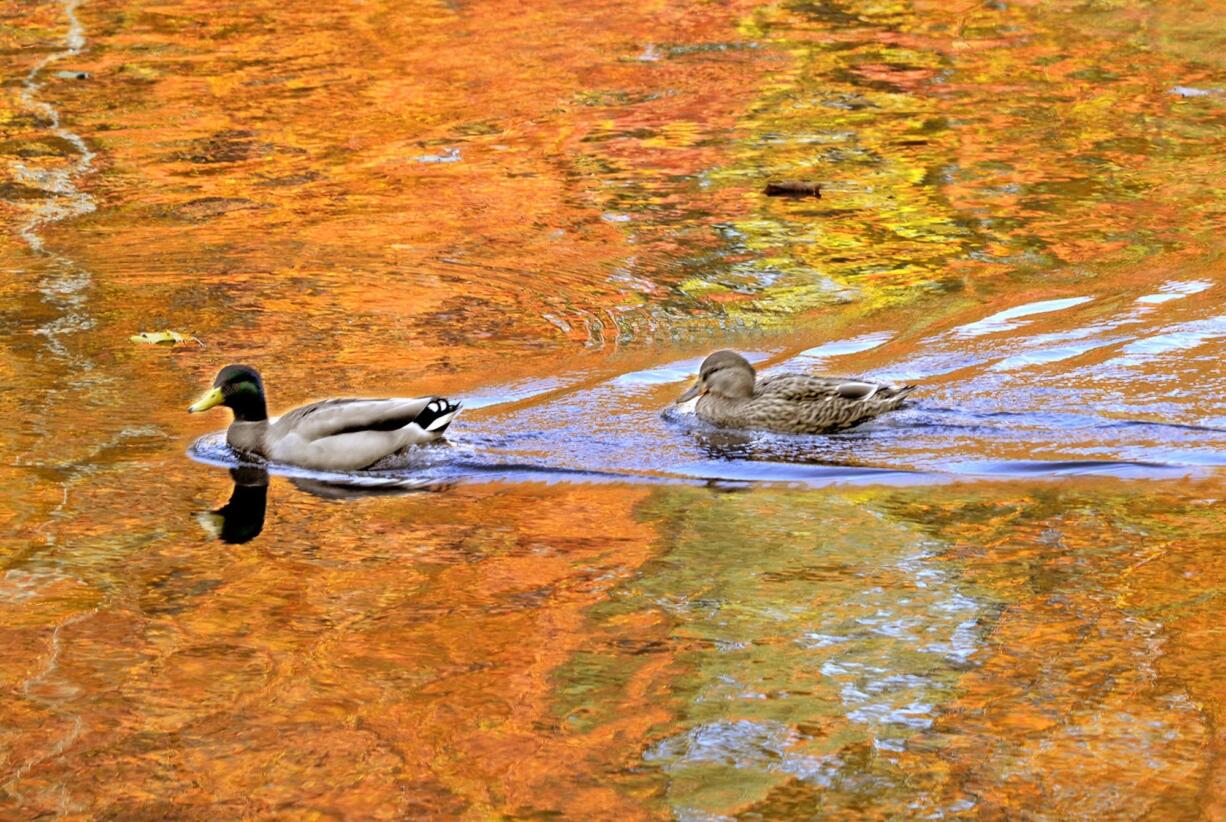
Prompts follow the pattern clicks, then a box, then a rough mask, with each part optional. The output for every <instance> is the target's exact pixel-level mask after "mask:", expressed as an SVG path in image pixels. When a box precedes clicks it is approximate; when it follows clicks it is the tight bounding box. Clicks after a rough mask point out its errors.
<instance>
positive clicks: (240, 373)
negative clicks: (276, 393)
mask: <svg viewBox="0 0 1226 822" xmlns="http://www.w3.org/2000/svg"><path fill="white" fill-rule="evenodd" d="M216 405H224V406H226V407H227V408H229V409H230V410H231V411H233V412H234V419H236V420H241V421H243V422H258V421H260V420H266V419H268V407H267V405H265V403H264V381H263V380H261V379H260V372H259V371H256V370H255V369H254V368H252V367H251V366H249V365H227V366H226V367H225V368H223V369H221V371H219V372H217V379H215V380H213V387H212V388H211V389H210V390H209V391H208V392H207V393H206V394H205V395H204V396H203V397H201V398H200V399H198V400H196V402H195V403H193V404H192V405H190V406H188V408H187V410H188V411H189V412H191V413H193V414H194V413H195V412H197V411H207V410H208V409H210V408H212V407H213V406H216Z"/></svg>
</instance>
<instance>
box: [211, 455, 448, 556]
mask: <svg viewBox="0 0 1226 822" xmlns="http://www.w3.org/2000/svg"><path fill="white" fill-rule="evenodd" d="M230 477H231V479H233V480H234V488H233V490H232V491H231V492H230V499H229V500H228V501H227V502H226V504H225V505H223V506H221V507H220V508H215V509H213V510H212V511H201V512H200V513H199V514H197V515H196V521H197V522H199V523H200V527H202V528H203V529H204V530H205V532H206V533H208V534H209V536H211V537H213V538H214V539H218V540H221V541H222V542H226V543H230V544H234V545H237V544H240V543H243V542H250V541H251V540H253V539H255V538H256V537H258V536H259V535H260V532H261V531H263V530H264V516H265V514H266V513H267V510H268V482H269V479H268V471H267V470H266V469H265V468H264V467H263V466H255V465H244V466H240V467H238V468H231V469H230ZM289 479H290V482H291V483H293V485H294V487H295V488H297V489H299V490H300V491H306V492H307V493H308V494H311V495H312V496H316V497H320V498H322V499H328V500H347V499H357V498H361V497H374V496H394V495H399V494H412V493H415V492H419V491H445V490H446V489H448V488H450V487H452V485H453V484H454V483H448V482H438V481H434V480H418V479H406V478H401V477H363V478H361V479H359V478H356V477H355V478H354V480H353V481H352V482H344V481H335V480H323V479H311V478H307V477H290V478H289Z"/></svg>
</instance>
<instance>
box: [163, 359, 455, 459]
mask: <svg viewBox="0 0 1226 822" xmlns="http://www.w3.org/2000/svg"><path fill="white" fill-rule="evenodd" d="M215 405H224V406H227V407H228V408H229V409H230V410H231V411H233V412H234V422H232V423H230V427H229V429H227V431H226V442H228V443H229V444H230V447H231V448H234V449H235V450H237V451H240V452H243V453H246V454H255V455H257V456H260V457H263V458H264V459H266V460H271V461H272V462H280V463H285V464H289V465H299V466H302V467H303V468H316V469H319V470H323V471H356V470H359V469H362V468H369V467H370V466H371V465H374V464H375V463H376V462H378V461H379V460H381V459H383V458H384V457H387V456H390V455H391V454H395V453H396V452H397V451H400V450H401V449H403V448H405V447H407V446H410V445H420V444H422V443H426V442H433V441H435V440H437V439H438V438H439V437H441V436H442V435H443V432H444V431H446V430H447V426H448V425H450V424H451V420H452V418H453V417H454V416H455V415H456V414H457V413H459V410H460V404H459V403H458V402H451V401H450V400H447V399H444V398H442V397H416V398H414V399H407V398H405V399H388V400H367V399H336V400H322V401H320V402H315V403H311V404H310V405H304V406H302V407H301V408H295V409H294V410H293V411H289V412H287V413H285V414H283V415H281V416H280V417H277V418H276V419H273V420H270V419H268V409H267V407H266V406H265V404H264V382H263V380H261V379H260V373H259V372H258V371H256V370H255V369H254V368H252V367H251V366H249V365H227V366H226V367H225V368H223V369H221V371H220V372H218V374H217V379H215V380H213V388H212V389H211V390H210V391H209V392H208V393H207V394H205V395H204V396H203V397H201V398H200V399H199V400H198V401H196V403H195V404H193V405H191V406H189V407H188V409H187V410H188V411H190V412H193V413H194V412H196V411H205V410H207V409H209V408H212V407H213V406H215Z"/></svg>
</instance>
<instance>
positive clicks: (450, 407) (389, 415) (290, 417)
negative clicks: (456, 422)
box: [274, 397, 459, 441]
mask: <svg viewBox="0 0 1226 822" xmlns="http://www.w3.org/2000/svg"><path fill="white" fill-rule="evenodd" d="M458 408H459V404H458V403H452V402H450V401H448V400H445V399H443V398H441V397H412V398H408V397H395V398H391V399H378V400H376V399H356V398H346V399H332V400H323V401H321V402H316V403H311V404H310V405H304V406H302V407H301V408H295V409H294V410H293V411H290V412H288V413H286V414H284V415H283V416H281V417H280V418H279V419H278V420H277V421H276V423H274V426H275V428H276V430H277V431H278V433H280V434H286V433H289V432H293V433H294V434H297V435H298V436H300V437H302V438H303V439H304V440H308V441H313V440H320V439H323V438H325V437H334V436H338V435H340V434H354V433H358V432H362V431H397V430H399V429H401V428H404V427H405V426H407V425H409V424H410V423H413V422H416V423H417V424H418V426H419V427H420V428H421V429H422V430H423V431H430V430H432V429H431V425H432V424H433V423H435V422H437V421H438V420H439V419H440V418H442V417H444V416H446V415H448V414H453V413H454V412H455V411H456V410H457V409H458Z"/></svg>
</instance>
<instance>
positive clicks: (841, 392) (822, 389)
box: [755, 374, 899, 402]
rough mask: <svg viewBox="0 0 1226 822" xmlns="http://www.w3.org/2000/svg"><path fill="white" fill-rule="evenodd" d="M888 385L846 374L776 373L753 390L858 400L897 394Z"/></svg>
mask: <svg viewBox="0 0 1226 822" xmlns="http://www.w3.org/2000/svg"><path fill="white" fill-rule="evenodd" d="M898 390H899V389H896V388H895V387H894V386H891V385H884V384H882V383H879V382H871V381H869V380H857V379H852V378H850V377H811V376H809V375H808V374H776V375H775V376H771V377H763V378H762V379H760V380H758V384H757V385H756V386H755V393H757V394H759V395H770V396H772V397H779V398H781V399H786V400H791V401H793V402H818V401H820V400H826V399H831V398H838V399H843V400H852V401H861V400H867V399H869V398H871V397H873V396H876V395H878V394H880V393H883V392H888V394H890V395H892V394H894V393H897V391H898Z"/></svg>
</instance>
